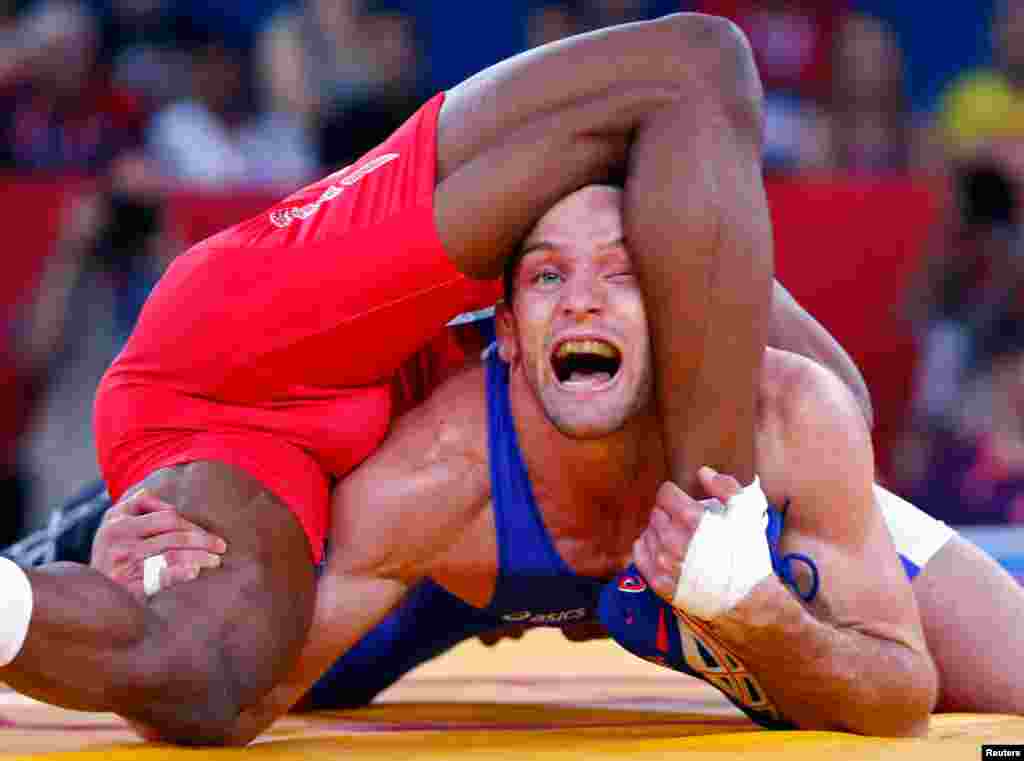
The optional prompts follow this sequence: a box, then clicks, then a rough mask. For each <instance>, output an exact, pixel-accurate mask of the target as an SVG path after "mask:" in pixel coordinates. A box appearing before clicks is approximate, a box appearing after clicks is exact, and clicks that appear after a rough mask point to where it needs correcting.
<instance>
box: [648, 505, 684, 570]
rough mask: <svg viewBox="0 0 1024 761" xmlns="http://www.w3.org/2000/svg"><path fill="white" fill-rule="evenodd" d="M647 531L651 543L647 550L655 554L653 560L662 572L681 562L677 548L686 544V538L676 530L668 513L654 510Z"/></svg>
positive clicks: (680, 554) (657, 509)
mask: <svg viewBox="0 0 1024 761" xmlns="http://www.w3.org/2000/svg"><path fill="white" fill-rule="evenodd" d="M647 531H648V535H649V536H650V537H651V542H652V544H651V545H650V547H649V548H650V549H651V550H653V551H654V552H655V555H654V558H655V559H656V560H657V561H658V565H659V566H660V567H661V568H662V570H664V569H667V568H670V567H671V566H673V565H677V564H679V563H680V562H681V561H682V558H683V556H682V553H681V552H680V551H679V547H680V545H681V544H684V543H685V542H686V537H685V536H683V534H682V532H680V531H679V530H677V528H676V526H675V525H674V523H673V521H672V518H670V517H669V515H668V513H666V512H665V511H664V510H661V509H659V508H655V509H654V511H653V512H652V513H651V522H650V525H649V526H648V529H647Z"/></svg>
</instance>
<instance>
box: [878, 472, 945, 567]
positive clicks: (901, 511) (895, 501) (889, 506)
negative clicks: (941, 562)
mask: <svg viewBox="0 0 1024 761" xmlns="http://www.w3.org/2000/svg"><path fill="white" fill-rule="evenodd" d="M875 499H876V500H878V506H879V508H881V510H882V516H883V517H884V518H885V525H886V526H888V527H889V533H890V534H892V541H893V544H894V545H896V551H897V552H899V553H900V554H901V555H902V556H903V557H905V558H906V559H907V560H909V561H910V562H911V563H913V564H914V565H916V566H917V567H918V568H924V567H925V565H927V563H928V561H929V560H931V559H932V557H933V556H934V555H935V553H936V552H938V551H939V550H941V549H942V548H943V547H945V546H946V542H948V541H949V540H950V539H952V538H953V536H954V534H955V533H956V532H955V531H954V530H953V529H951V528H950V527H949V526H947V525H946V524H945V523H943V522H942V521H939V520H936V519H935V518H933V517H932V516H930V515H928V514H927V513H926V512H924V511H923V510H921V509H919V508H917V507H915V506H914V505H912V504H911V503H909V502H907V500H905V499H903V498H902V497H898V496H897V495H895V494H893V493H892V492H891V491H888V490H887V489H884V488H883V487H881V486H879V485H878V484H875Z"/></svg>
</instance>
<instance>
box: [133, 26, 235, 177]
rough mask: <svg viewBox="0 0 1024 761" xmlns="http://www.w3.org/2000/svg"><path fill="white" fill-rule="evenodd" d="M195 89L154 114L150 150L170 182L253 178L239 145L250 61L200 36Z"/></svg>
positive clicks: (194, 66) (194, 64)
mask: <svg viewBox="0 0 1024 761" xmlns="http://www.w3.org/2000/svg"><path fill="white" fill-rule="evenodd" d="M190 70H191V83H192V85H191V92H190V94H189V96H187V97H185V98H182V99H181V100H179V101H176V102H174V103H171V104H169V105H168V106H166V107H165V108H163V109H161V110H160V111H159V112H157V114H156V115H155V116H154V118H153V121H152V124H151V125H150V128H149V133H148V136H147V149H148V152H149V154H150V156H151V157H152V158H153V160H154V161H155V163H156V165H157V166H158V167H159V168H160V170H161V171H162V172H163V173H164V174H165V175H166V176H167V177H168V178H170V179H171V180H173V181H175V182H178V183H181V184H183V185H187V186H192V187H199V188H205V189H221V188H229V187H233V186H238V185H241V184H244V183H246V182H248V180H249V167H248V165H247V161H246V157H245V156H244V155H243V153H242V150H241V148H240V147H239V145H238V128H239V127H240V126H241V123H242V121H243V120H244V119H245V116H246V114H245V109H246V108H247V106H248V103H247V101H246V96H247V91H246V89H245V70H246V69H245V62H244V60H243V58H242V54H241V52H240V51H237V50H233V49H230V48H228V47H227V45H226V44H224V43H223V42H222V41H221V40H218V39H215V38H212V37H208V38H206V39H202V38H200V39H197V40H196V42H195V47H194V49H193V50H192V53H191V60H190Z"/></svg>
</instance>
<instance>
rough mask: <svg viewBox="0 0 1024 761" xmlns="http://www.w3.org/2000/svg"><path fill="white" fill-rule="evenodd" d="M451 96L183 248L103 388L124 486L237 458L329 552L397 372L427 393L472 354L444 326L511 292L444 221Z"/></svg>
mask: <svg viewBox="0 0 1024 761" xmlns="http://www.w3.org/2000/svg"><path fill="white" fill-rule="evenodd" d="M442 102H443V95H438V96H437V97H435V98H433V99H432V100H430V101H429V102H428V103H427V104H426V105H424V106H423V107H422V108H421V109H420V110H419V111H418V112H417V113H416V114H414V115H413V116H412V117H411V118H410V119H409V121H408V122H406V123H405V124H404V125H403V126H402V127H401V128H400V129H399V130H398V131H397V132H396V133H395V134H394V135H392V136H391V137H390V138H389V139H388V140H387V141H385V142H384V143H383V144H382V145H380V146H379V147H378V148H376V149H375V150H373V151H371V152H370V153H368V154H367V155H366V156H364V157H363V158H362V159H360V160H359V161H357V162H356V163H355V164H353V165H352V166H349V167H346V168H345V169H342V170H341V171H339V172H336V173H335V174H332V175H330V176H328V177H327V178H325V179H323V180H321V181H320V182H317V183H315V184H313V185H310V186H309V187H307V188H304V189H302V190H300V191H298V192H297V193H295V194H294V195H292V196H291V197H289V198H287V199H285V200H284V201H282V202H281V203H279V204H277V205H276V206H274V207H273V208H272V209H270V210H269V211H268V212H266V213H264V214H262V215H260V216H257V217H254V218H252V219H250V220H248V221H246V222H243V223H241V224H239V225H237V226H235V227H232V228H230V229H228V230H226V231H224V232H222V233H220V234H218V235H215V236H213V237H211V238H209V239H207V240H205V241H203V242H201V243H199V244H197V245H196V246H195V247H194V248H192V249H191V250H190V251H188V252H187V253H185V254H183V255H182V256H180V257H178V259H177V260H175V262H174V263H173V264H172V265H171V267H170V268H169V269H168V271H167V273H166V274H165V275H164V277H163V279H162V280H161V282H160V283H159V284H158V286H157V287H156V289H155V290H154V292H153V294H152V295H151V297H150V299H149V301H148V302H147V304H146V306H145V308H144V309H143V311H142V315H141V317H140V318H139V323H138V326H137V327H136V329H135V331H134V333H133V334H132V337H131V339H130V340H129V342H128V344H127V345H126V346H125V348H124V350H123V351H122V352H121V354H120V356H119V357H118V358H117V359H116V360H115V362H114V364H113V366H112V367H111V368H110V370H109V371H108V372H107V374H106V376H105V377H104V379H103V381H102V382H101V384H100V387H99V390H98V392H97V396H96V406H95V417H96V420H95V423H96V425H95V427H96V442H97V449H98V452H99V460H100V466H101V468H102V472H103V476H104V478H105V479H106V482H107V484H108V486H109V489H110V492H111V496H112V497H113V498H114V499H115V500H116V499H118V498H119V497H120V496H121V494H122V493H123V492H124V491H125V490H126V489H127V488H129V487H130V486H131V485H132V484H135V483H137V482H139V481H141V480H142V479H143V478H145V477H146V476H147V475H148V474H149V473H151V472H152V471H154V470H156V469H158V468H162V467H167V466H171V465H177V464H181V463H185V462H190V461H195V460H216V461H221V462H226V463H229V464H231V465H235V466H237V467H240V468H242V469H244V470H245V471H247V472H248V473H249V474H250V475H252V476H253V477H255V478H256V479H257V480H259V481H260V482H261V483H263V485H264V486H266V487H267V488H268V489H269V490H270V491H272V492H273V493H274V494H275V495H276V496H277V497H278V498H280V499H281V500H282V501H283V502H284V503H285V504H287V505H288V506H289V508H290V509H291V510H292V511H293V512H294V513H295V515H296V517H297V518H298V519H299V521H300V522H301V524H302V526H303V528H304V529H305V531H306V534H307V536H308V538H309V541H310V546H311V550H312V554H313V557H314V558H315V559H317V560H318V559H319V558H320V554H321V547H322V544H323V539H324V535H325V531H326V527H327V507H328V486H329V482H330V480H331V479H332V478H337V477H340V476H343V475H344V474H345V473H347V472H348V471H349V470H351V469H352V468H353V467H354V466H355V465H357V464H358V463H359V462H360V461H361V460H363V459H364V458H365V457H366V456H367V455H368V454H369V453H370V452H372V451H373V449H374V448H375V447H376V446H377V444H378V443H379V442H380V441H381V439H382V438H383V437H384V435H385V433H386V432H387V428H388V424H389V421H390V420H391V417H392V415H393V413H394V411H395V410H393V406H394V405H393V398H392V387H393V385H394V386H396V387H401V388H402V389H403V394H402V396H408V390H409V389H410V388H413V387H418V388H420V389H421V390H422V391H424V392H425V391H426V390H428V389H427V388H426V387H425V386H429V385H431V383H432V382H433V381H434V380H436V379H438V378H439V377H440V375H441V374H443V372H444V370H445V365H446V364H448V363H449V362H451V361H456V360H458V359H459V358H460V356H459V353H458V352H457V351H456V350H455V349H454V347H453V345H452V344H451V342H450V339H448V338H446V337H445V336H446V332H445V331H443V326H444V324H445V323H446V322H447V321H448V320H449V319H451V318H452V317H453V316H454V315H456V314H458V313H459V312H462V311H467V310H470V309H478V308H481V307H482V306H486V305H488V304H491V303H493V302H494V300H495V299H496V297H497V295H498V293H499V289H498V287H497V283H494V282H488V283H484V282H478V281H472V280H469V279H467V278H466V277H465V276H463V275H462V274H460V273H459V272H458V271H457V270H456V269H455V267H454V266H453V265H452V263H451V262H450V261H449V259H448V256H447V255H446V254H445V251H444V249H443V247H442V245H441V242H440V240H439V238H438V235H437V232H436V230H435V226H434V217H433V194H434V185H435V163H436V144H435V132H436V125H437V117H438V112H439V111H440V108H441V104H442ZM420 350H425V351H426V356H421V357H416V358H414V357H413V355H414V354H415V353H416V352H418V351H420ZM403 364H404V366H405V367H404V369H403ZM410 374H412V375H416V376H418V377H406V376H407V375H410ZM396 380H398V381H400V383H394V384H393V381H396Z"/></svg>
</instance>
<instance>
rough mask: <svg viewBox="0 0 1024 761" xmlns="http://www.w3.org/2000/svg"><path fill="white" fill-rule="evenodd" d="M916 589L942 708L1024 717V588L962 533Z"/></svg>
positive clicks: (925, 571) (916, 581) (930, 563)
mask: <svg viewBox="0 0 1024 761" xmlns="http://www.w3.org/2000/svg"><path fill="white" fill-rule="evenodd" d="M911 586H912V588H913V590H914V594H915V596H916V597H917V604H918V607H919V608H920V611H921V620H922V622H923V623H924V631H925V636H926V638H927V640H928V648H929V649H930V650H931V653H932V657H933V658H934V659H935V663H936V666H938V669H939V703H938V706H937V707H936V710H937V711H968V712H977V713H1015V714H1024V675H1022V673H1021V672H1022V668H1021V664H1024V639H1022V638H1021V636H1020V626H1021V621H1024V588H1022V587H1021V586H1020V585H1019V584H1017V582H1015V581H1014V580H1013V579H1012V578H1011V577H1010V575H1009V574H1007V573H1006V571H1004V570H1003V569H1002V568H1001V567H1000V566H999V565H998V564H997V563H996V562H995V561H994V560H993V559H992V558H990V557H989V556H988V555H986V554H985V553H984V552H982V551H981V550H980V549H978V548H977V547H975V546H974V545H973V544H971V543H970V542H968V541H967V540H966V539H963V538H962V537H959V536H955V537H953V539H951V540H950V541H949V542H948V543H947V544H946V545H945V546H944V547H943V548H942V549H941V550H939V552H938V553H936V555H935V557H933V558H932V559H931V560H929V561H928V564H927V565H926V566H925V567H924V569H923V570H922V571H921V573H920V574H919V575H918V576H917V578H916V579H914V582H913V584H912V585H911Z"/></svg>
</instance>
